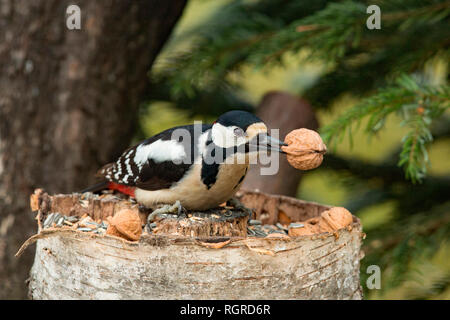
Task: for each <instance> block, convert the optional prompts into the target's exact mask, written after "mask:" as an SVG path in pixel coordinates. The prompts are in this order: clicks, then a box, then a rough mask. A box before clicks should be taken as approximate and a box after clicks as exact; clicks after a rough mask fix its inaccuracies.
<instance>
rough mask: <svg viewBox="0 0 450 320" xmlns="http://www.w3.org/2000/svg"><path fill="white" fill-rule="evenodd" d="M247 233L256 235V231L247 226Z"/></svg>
mask: <svg viewBox="0 0 450 320" xmlns="http://www.w3.org/2000/svg"><path fill="white" fill-rule="evenodd" d="M247 234H249V235H251V236H254V235H256V233H255V231H253V230H252V229H250V228H249V227H247Z"/></svg>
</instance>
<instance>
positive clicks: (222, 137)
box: [211, 123, 247, 148]
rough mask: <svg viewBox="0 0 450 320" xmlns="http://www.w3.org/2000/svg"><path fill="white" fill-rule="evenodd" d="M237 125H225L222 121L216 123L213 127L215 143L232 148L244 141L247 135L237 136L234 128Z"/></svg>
mask: <svg viewBox="0 0 450 320" xmlns="http://www.w3.org/2000/svg"><path fill="white" fill-rule="evenodd" d="M235 128H236V127H230V128H228V127H225V126H223V125H221V124H220V123H215V124H214V125H213V127H212V129H211V130H212V139H213V141H214V144H216V145H218V146H219V147H222V148H230V147H234V146H237V145H240V144H243V143H246V142H247V140H246V138H245V137H237V136H236V135H235V134H234V129H235Z"/></svg>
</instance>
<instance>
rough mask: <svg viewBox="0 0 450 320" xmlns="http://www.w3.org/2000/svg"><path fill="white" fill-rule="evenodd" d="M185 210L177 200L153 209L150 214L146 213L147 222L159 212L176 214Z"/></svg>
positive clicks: (180, 213)
mask: <svg viewBox="0 0 450 320" xmlns="http://www.w3.org/2000/svg"><path fill="white" fill-rule="evenodd" d="M185 211H186V210H185V209H184V208H183V206H182V205H181V203H180V201H179V200H177V201H176V202H175V203H174V204H172V205H170V204H166V205H164V206H162V207H161V208H158V209H156V210H154V211H153V212H152V213H151V214H149V215H148V218H147V223H150V222H151V221H153V219H155V217H156V216H157V215H159V214H176V215H177V216H180V215H182V214H183V213H184V212H185Z"/></svg>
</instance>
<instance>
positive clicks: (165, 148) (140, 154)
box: [134, 140, 186, 165]
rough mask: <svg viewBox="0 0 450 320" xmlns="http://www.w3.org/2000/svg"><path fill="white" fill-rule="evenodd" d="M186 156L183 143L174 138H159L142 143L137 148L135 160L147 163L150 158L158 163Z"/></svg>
mask: <svg viewBox="0 0 450 320" xmlns="http://www.w3.org/2000/svg"><path fill="white" fill-rule="evenodd" d="M185 157H186V152H185V151H184V148H183V145H181V144H180V143H178V142H177V141H173V140H157V141H155V142H153V143H151V144H148V145H140V146H138V147H137V149H136V155H135V156H134V162H136V163H138V164H141V165H143V164H145V163H146V162H147V160H148V159H152V160H153V161H155V162H156V163H158V162H164V161H181V160H182V159H183V158H185Z"/></svg>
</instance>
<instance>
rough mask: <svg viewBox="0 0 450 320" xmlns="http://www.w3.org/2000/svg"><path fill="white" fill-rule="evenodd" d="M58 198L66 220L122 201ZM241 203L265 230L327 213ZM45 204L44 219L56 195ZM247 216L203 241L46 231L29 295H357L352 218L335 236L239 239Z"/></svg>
mask: <svg viewBox="0 0 450 320" xmlns="http://www.w3.org/2000/svg"><path fill="white" fill-rule="evenodd" d="M63 198H64V197H61V198H60V200H59V201H62V202H64V201H66V203H65V206H66V208H68V210H69V212H67V211H66V212H61V213H62V214H65V215H83V214H85V213H89V214H91V215H92V216H93V218H99V217H100V218H104V217H105V215H114V212H115V207H116V206H118V207H120V206H123V205H127V203H125V202H123V201H116V202H115V203H113V202H114V201H107V200H103V202H104V203H103V204H101V203H96V204H93V203H92V204H91V203H88V204H86V203H85V204H84V205H83V206H79V205H78V204H77V205H74V203H73V202H71V201H74V200H73V199H75V198H76V196H68V198H66V200H62V199H63ZM69 198H71V199H72V200H68V199H69ZM238 198H239V199H240V201H241V202H242V203H243V204H245V205H246V206H247V207H249V208H252V209H253V218H257V219H260V220H261V221H262V222H263V223H270V224H273V223H276V222H277V220H278V219H279V218H280V217H282V218H284V219H285V218H286V217H288V218H290V219H292V220H294V221H302V220H306V219H308V218H312V217H315V216H318V215H320V213H321V212H322V211H324V210H327V209H328V208H329V207H327V206H324V205H319V204H316V203H308V202H304V201H300V200H297V199H293V198H290V197H282V196H272V195H267V194H262V193H258V192H246V191H243V192H240V193H239V194H238ZM49 199H50V200H49V201H47V202H45V201H42V199H41V200H39V203H38V204H34V205H38V206H39V208H40V211H39V212H40V213H39V214H40V215H42V216H41V217H40V218H41V219H42V218H43V217H44V216H45V215H47V214H48V213H50V212H52V207H54V206H57V204H55V203H51V200H53V202H55V200H54V199H55V198H52V197H50V198H49ZM56 202H57V201H56ZM100 202H102V201H100ZM128 206H131V207H132V206H133V205H132V204H130V203H128ZM96 207H97V209H95V208H96ZM107 208H109V209H107ZM99 210H100V211H99ZM108 210H109V211H108ZM238 211H239V210H238ZM246 214H247V213H246ZM246 214H245V215H244V214H240V215H239V214H236V217H235V218H236V219H237V220H239V221H237V220H236V221H237V222H236V221H235V224H234V226H233V228H237V229H239V230H240V231H238V232H236V233H231V234H230V230H231V229H233V228H231V229H230V228H228V229H227V228H216V229H214V228H209V229H208V233H209V234H210V236H209V237H207V236H206V235H205V234H204V233H203V234H200V235H193V236H188V235H186V234H183V235H180V234H166V233H161V234H160V233H156V234H145V233H144V234H143V235H142V236H141V238H140V240H139V241H136V242H131V241H127V240H123V239H119V238H116V237H112V236H108V235H106V236H105V235H97V234H92V233H83V232H79V231H75V230H68V229H57V228H50V229H48V230H47V229H43V230H41V232H40V234H39V235H37V236H36V238H38V240H37V248H36V255H35V260H34V264H33V267H32V269H31V275H30V281H29V295H30V297H31V298H32V299H361V298H362V291H361V287H360V283H359V266H360V264H359V260H360V258H361V252H360V247H361V239H362V235H363V233H362V230H361V225H360V222H359V220H358V219H357V218H356V217H354V218H353V223H352V225H350V226H348V227H347V228H343V229H340V230H338V231H337V232H335V233H334V234H330V233H322V234H317V235H312V236H301V237H288V236H284V237H279V238H276V237H275V238H274V237H266V238H257V237H247V236H246V234H243V233H242V228H246V227H247V221H246V219H247V217H245V221H243V220H242V219H243V217H244V216H246ZM99 215H100V216H99ZM141 218H142V221H145V220H146V215H145V214H143V213H141ZM191 220H192V219H191ZM216 220H217V219H216ZM220 223H223V221H222V222H220ZM227 223H229V222H227ZM170 230H171V231H172V232H173V230H174V229H173V227H171V228H170ZM175 230H176V228H175ZM198 230H205V229H204V228H199V229H198ZM214 230H216V231H217V230H219V231H217V232H216V231H214ZM221 230H222V231H221ZM223 230H225V231H223ZM202 232H203V231H201V232H200V233H202ZM220 232H225V233H226V234H222V235H221V234H220Z"/></svg>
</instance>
